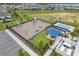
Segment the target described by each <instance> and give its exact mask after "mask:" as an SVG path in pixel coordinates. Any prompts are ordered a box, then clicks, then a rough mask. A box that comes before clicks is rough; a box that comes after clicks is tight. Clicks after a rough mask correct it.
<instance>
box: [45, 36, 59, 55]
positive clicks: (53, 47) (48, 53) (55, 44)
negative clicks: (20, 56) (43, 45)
mask: <svg viewBox="0 0 79 59" xmlns="http://www.w3.org/2000/svg"><path fill="white" fill-rule="evenodd" d="M60 40H61V37H58V38H57V39H56V41H55V43H54V44H53V45H52V46H51V47H50V48H49V49H48V50H47V52H46V53H45V54H44V56H49V55H50V54H51V53H52V52H53V50H54V49H55V47H56V46H57V45H58V44H59V42H60Z"/></svg>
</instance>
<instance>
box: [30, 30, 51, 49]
mask: <svg viewBox="0 0 79 59" xmlns="http://www.w3.org/2000/svg"><path fill="white" fill-rule="evenodd" d="M46 36H47V31H46V30H45V31H43V32H40V33H39V34H37V35H36V36H35V37H33V39H32V41H31V43H32V44H34V45H35V46H36V47H38V48H39V43H40V41H43V46H45V45H46V43H48V44H49V43H50V41H51V40H50V39H48V38H46Z"/></svg>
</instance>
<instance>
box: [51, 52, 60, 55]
mask: <svg viewBox="0 0 79 59" xmlns="http://www.w3.org/2000/svg"><path fill="white" fill-rule="evenodd" d="M50 56H62V55H61V54H60V53H57V52H53V53H51V54H50Z"/></svg>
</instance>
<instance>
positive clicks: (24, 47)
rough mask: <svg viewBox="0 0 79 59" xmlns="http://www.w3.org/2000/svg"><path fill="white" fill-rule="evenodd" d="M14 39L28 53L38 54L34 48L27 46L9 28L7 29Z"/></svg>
mask: <svg viewBox="0 0 79 59" xmlns="http://www.w3.org/2000/svg"><path fill="white" fill-rule="evenodd" d="M5 31H6V32H7V33H8V34H9V35H10V36H11V37H12V38H13V39H14V41H16V42H17V43H18V44H19V45H20V46H21V47H22V48H23V49H24V50H25V51H26V52H27V53H29V54H30V55H31V56H38V55H37V54H36V53H35V52H34V51H32V49H30V48H29V47H28V46H26V45H25V44H24V43H23V42H22V41H21V40H20V39H19V38H17V37H16V36H15V35H14V34H13V33H11V32H10V31H9V30H8V29H7V30H5Z"/></svg>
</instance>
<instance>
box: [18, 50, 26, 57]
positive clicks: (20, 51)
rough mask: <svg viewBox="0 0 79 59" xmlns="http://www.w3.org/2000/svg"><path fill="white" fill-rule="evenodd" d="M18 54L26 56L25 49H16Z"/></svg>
mask: <svg viewBox="0 0 79 59" xmlns="http://www.w3.org/2000/svg"><path fill="white" fill-rule="evenodd" d="M18 55H19V56H26V53H25V51H24V50H23V49H20V50H19V51H18Z"/></svg>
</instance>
